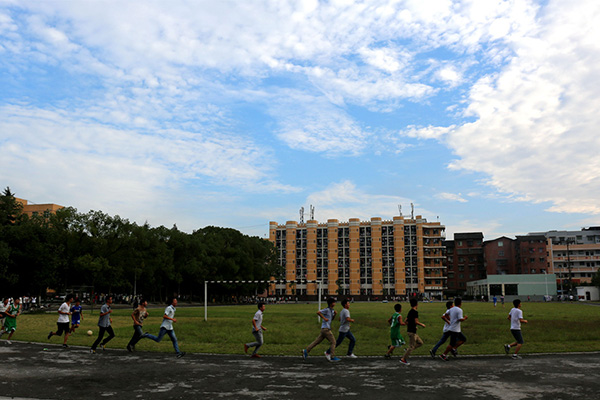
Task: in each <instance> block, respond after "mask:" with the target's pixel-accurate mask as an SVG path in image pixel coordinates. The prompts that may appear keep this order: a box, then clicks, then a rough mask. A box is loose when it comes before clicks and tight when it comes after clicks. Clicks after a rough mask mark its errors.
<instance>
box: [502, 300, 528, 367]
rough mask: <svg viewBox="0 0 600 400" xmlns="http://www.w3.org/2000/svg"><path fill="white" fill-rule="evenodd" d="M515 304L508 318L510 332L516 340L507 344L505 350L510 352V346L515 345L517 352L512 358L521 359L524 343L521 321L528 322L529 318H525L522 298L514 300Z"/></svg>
mask: <svg viewBox="0 0 600 400" xmlns="http://www.w3.org/2000/svg"><path fill="white" fill-rule="evenodd" d="M513 306H514V307H513V309H512V310H510V312H509V313H508V320H509V321H510V333H512V335H513V337H514V338H515V341H514V342H513V343H511V344H505V345H504V351H505V352H506V354H508V353H509V352H510V348H511V347H515V354H513V355H512V358H514V359H519V358H521V356H520V355H519V350H521V346H523V343H524V341H523V334H522V333H521V323H523V324H526V323H527V320H526V319H523V311H522V310H521V300H519V299H515V300H513Z"/></svg>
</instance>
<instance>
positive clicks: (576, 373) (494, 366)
mask: <svg viewBox="0 0 600 400" xmlns="http://www.w3.org/2000/svg"><path fill="white" fill-rule="evenodd" d="M321 347H323V346H321ZM319 350H320V347H317V348H316V349H314V350H313V353H312V354H311V356H310V357H309V358H308V359H307V360H306V361H303V360H302V358H301V356H300V351H298V357H277V356H271V357H268V356H266V357H263V358H261V359H250V358H249V357H248V356H241V355H210V354H187V355H186V356H185V357H183V358H180V359H177V358H175V355H174V354H166V353H142V352H135V353H128V352H127V351H125V350H111V349H108V350H106V351H105V352H102V351H99V352H98V353H97V354H90V353H89V349H88V348H83V347H70V348H68V349H63V348H62V347H60V346H56V345H49V344H44V343H39V344H38V343H19V342H13V344H12V345H7V344H6V343H5V341H2V342H0V360H1V361H2V374H1V377H0V399H6V398H18V399H111V398H112V399H183V398H185V399H188V400H190V399H197V398H198V399H199V398H202V399H286V400H293V399H316V398H345V397H350V398H356V399H378V400H379V399H381V400H385V399H394V400H397V399H399V398H404V399H411V400H419V399H507V400H520V399H553V400H558V399H579V400H588V399H597V398H599V396H600V394H599V393H600V379H599V378H598V377H600V353H598V352H595V353H577V354H539V355H533V354H524V355H523V358H522V359H521V360H513V359H511V358H510V357H507V356H505V355H501V356H459V357H457V358H454V359H451V360H450V361H447V362H444V361H442V360H440V359H436V360H433V359H431V358H430V357H423V356H421V357H416V356H415V357H412V358H411V359H410V361H411V365H409V366H405V365H401V364H400V363H399V362H398V358H397V357H396V358H394V359H392V360H386V359H384V358H383V357H360V358H358V359H342V361H341V362H338V363H330V362H327V361H326V360H325V358H324V357H323V356H322V352H320V351H319ZM321 350H323V349H321ZM2 396H4V397H2Z"/></svg>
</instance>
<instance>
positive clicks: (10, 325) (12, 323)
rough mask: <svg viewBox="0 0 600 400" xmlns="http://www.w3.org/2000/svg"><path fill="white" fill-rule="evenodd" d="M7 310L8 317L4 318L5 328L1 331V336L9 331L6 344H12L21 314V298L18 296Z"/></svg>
mask: <svg viewBox="0 0 600 400" xmlns="http://www.w3.org/2000/svg"><path fill="white" fill-rule="evenodd" d="M5 312H6V319H5V320H4V330H3V331H2V332H1V334H0V337H2V335H4V334H5V333H8V338H6V344H12V343H11V341H10V339H11V338H12V336H13V334H14V333H15V331H16V330H17V317H18V316H19V315H21V299H20V298H18V297H17V298H16V299H15V300H14V302H13V304H11V305H10V306H9V307H8V308H7V309H6V311H5Z"/></svg>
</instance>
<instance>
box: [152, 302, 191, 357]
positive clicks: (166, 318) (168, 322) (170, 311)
mask: <svg viewBox="0 0 600 400" xmlns="http://www.w3.org/2000/svg"><path fill="white" fill-rule="evenodd" d="M168 304H169V305H168V306H167V308H165V313H164V314H163V322H162V324H161V325H160V331H159V332H158V336H154V335H150V334H149V333H147V334H146V337H147V338H148V339H152V340H154V341H155V342H156V343H159V342H160V341H161V340H162V338H163V336H165V334H166V335H169V338H170V339H171V342H173V348H174V349H175V353H176V354H177V358H181V357H183V356H185V352H183V351H180V350H179V345H178V344H177V336H175V330H173V324H174V323H176V322H177V319H175V311H176V309H175V307H177V299H176V298H175V297H172V298H171V299H170V300H169V303H168Z"/></svg>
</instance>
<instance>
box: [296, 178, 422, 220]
mask: <svg viewBox="0 0 600 400" xmlns="http://www.w3.org/2000/svg"><path fill="white" fill-rule="evenodd" d="M411 202H412V200H410V199H408V198H405V197H402V196H391V195H382V194H372V193H368V192H366V191H365V190H363V189H361V188H360V187H358V186H357V185H356V184H355V183H354V182H352V181H349V180H345V181H341V182H337V183H332V184H330V185H329V186H328V187H326V188H325V189H323V190H321V191H318V192H314V193H311V194H310V195H309V196H308V197H307V199H306V204H309V205H313V206H314V207H315V217H316V219H317V220H318V221H326V220H327V219H337V220H339V221H348V219H350V218H360V219H361V221H362V220H370V219H371V218H372V217H381V218H384V219H390V218H392V217H393V216H394V215H398V213H399V211H398V205H404V206H406V207H408V205H409V204H410V203H411ZM306 208H307V207H306ZM307 209H308V208H307ZM403 214H404V215H405V216H406V214H407V209H406V208H403ZM415 214H419V215H422V216H423V217H425V218H427V216H428V215H433V213H431V212H429V211H427V210H419V212H416V213H415Z"/></svg>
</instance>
